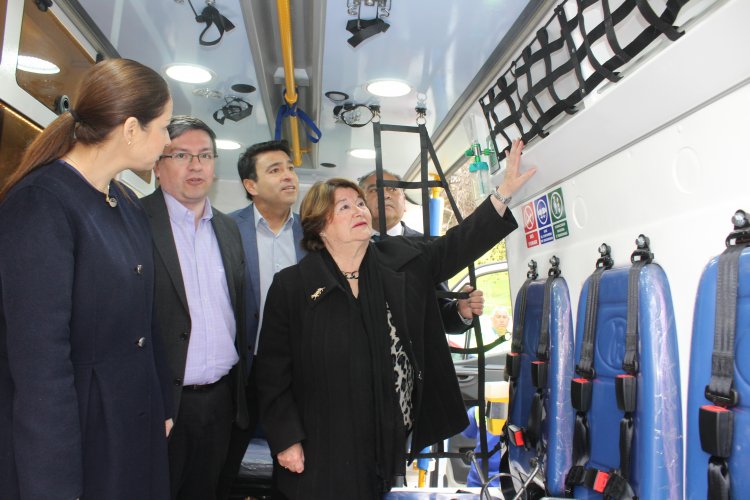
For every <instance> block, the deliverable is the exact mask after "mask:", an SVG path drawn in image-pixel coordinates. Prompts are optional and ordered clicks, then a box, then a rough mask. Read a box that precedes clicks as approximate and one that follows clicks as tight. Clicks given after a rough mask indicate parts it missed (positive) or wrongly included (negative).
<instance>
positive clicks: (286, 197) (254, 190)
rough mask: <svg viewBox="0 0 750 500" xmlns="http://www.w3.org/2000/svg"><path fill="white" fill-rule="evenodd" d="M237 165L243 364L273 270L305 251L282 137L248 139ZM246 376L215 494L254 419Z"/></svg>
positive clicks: (253, 345)
mask: <svg viewBox="0 0 750 500" xmlns="http://www.w3.org/2000/svg"><path fill="white" fill-rule="evenodd" d="M237 171H238V173H239V176H240V179H241V180H242V185H243V187H244V188H245V192H246V194H247V198H248V199H249V200H250V201H251V203H250V204H249V205H248V206H247V207H245V208H243V209H240V210H237V211H236V212H232V213H231V214H229V216H230V217H232V218H233V219H234V220H235V221H237V225H238V226H239V229H240V234H241V235H242V244H243V247H244V249H245V266H246V276H245V291H246V293H245V315H246V316H245V318H246V325H245V333H246V336H247V345H248V348H249V350H250V353H249V354H250V356H249V361H248V362H249V364H250V365H252V360H253V357H254V355H255V353H257V346H258V335H259V334H260V328H261V325H262V322H263V306H264V305H265V302H266V293H267V292H268V288H269V287H270V286H271V281H273V276H274V275H275V274H276V273H277V272H279V271H280V270H282V269H284V268H285V267H289V266H291V265H294V264H296V263H297V262H298V261H299V260H300V259H302V257H304V256H305V254H306V253H307V252H305V250H303V249H302V246H301V245H300V242H301V241H302V226H301V225H300V219H299V215H298V214H295V213H294V212H293V211H292V207H293V206H294V204H295V202H296V201H297V195H298V194H299V180H298V179H297V174H296V172H295V170H294V165H293V164H292V160H291V152H290V150H289V145H288V144H287V143H286V141H268V142H262V143H258V144H254V145H252V146H250V147H249V148H247V150H246V151H245V152H244V153H243V154H242V155H241V156H240V158H239V161H238V162H237ZM252 373H253V372H252V370H251V375H250V378H249V381H248V394H247V400H248V408H249V412H250V417H251V418H250V425H249V426H248V428H247V430H242V429H238V428H235V429H234V430H233V432H232V440H231V444H230V450H229V454H228V455H227V461H226V464H225V466H224V470H223V471H222V475H221V480H220V484H219V491H218V498H219V499H220V500H221V499H224V498H228V495H229V493H230V491H231V486H232V482H233V481H234V479H235V477H236V476H237V473H238V469H239V467H240V463H241V461H242V458H243V456H244V454H245V450H246V448H247V445H248V443H249V442H250V439H251V438H252V436H253V433H254V431H255V427H256V425H257V419H258V405H257V398H256V395H255V384H254V377H253V375H252Z"/></svg>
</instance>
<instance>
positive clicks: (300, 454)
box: [276, 443, 305, 474]
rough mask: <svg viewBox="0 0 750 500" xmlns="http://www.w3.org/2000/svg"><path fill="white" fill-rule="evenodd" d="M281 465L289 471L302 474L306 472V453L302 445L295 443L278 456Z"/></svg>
mask: <svg viewBox="0 0 750 500" xmlns="http://www.w3.org/2000/svg"><path fill="white" fill-rule="evenodd" d="M276 458H277V459H278V461H279V465H281V466H282V467H284V468H285V469H287V470H290V471H292V472H296V473H297V474H301V473H302V471H304V470H305V452H304V451H303V450H302V445H301V444H300V443H295V444H293V445H292V446H290V447H289V448H287V449H286V450H284V451H282V452H280V453H279V454H278V455H276Z"/></svg>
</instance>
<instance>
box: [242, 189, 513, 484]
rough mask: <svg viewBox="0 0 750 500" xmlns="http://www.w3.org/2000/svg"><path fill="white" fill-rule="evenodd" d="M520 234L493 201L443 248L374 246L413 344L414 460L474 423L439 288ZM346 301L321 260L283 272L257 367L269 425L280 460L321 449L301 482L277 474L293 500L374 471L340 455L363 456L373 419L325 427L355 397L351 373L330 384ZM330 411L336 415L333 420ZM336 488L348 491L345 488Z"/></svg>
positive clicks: (440, 243) (398, 241)
mask: <svg viewBox="0 0 750 500" xmlns="http://www.w3.org/2000/svg"><path fill="white" fill-rule="evenodd" d="M516 227H517V224H516V221H515V219H514V218H513V215H512V214H511V212H510V210H507V211H506V212H505V216H504V217H502V218H501V217H500V216H499V215H498V214H497V212H496V211H495V208H494V207H493V206H492V204H491V203H490V202H489V201H487V202H485V203H483V204H482V205H480V206H479V207H478V208H477V210H476V211H475V212H474V214H472V215H471V216H469V217H467V218H466V219H465V220H464V222H462V223H461V224H460V225H458V226H456V227H454V228H452V229H450V230H449V231H448V233H447V234H446V235H445V236H444V237H442V238H440V239H437V240H434V241H432V242H429V243H425V242H420V241H414V240H409V239H407V238H402V237H395V238H386V239H384V240H381V241H379V242H377V243H372V244H371V246H370V249H369V250H368V251H374V252H378V254H379V261H380V263H381V268H380V270H381V273H382V282H383V286H384V289H385V295H386V301H387V302H388V304H389V306H390V308H391V313H392V316H393V319H394V323H395V325H396V328H397V330H398V332H399V335H400V336H402V335H403V336H405V337H406V338H408V339H409V343H410V347H411V351H412V353H413V359H412V360H411V361H412V365H413V369H414V383H415V387H414V392H413V406H414V413H413V414H414V416H415V420H414V428H413V433H412V442H411V446H412V453H416V452H418V451H419V450H421V449H423V448H424V447H425V446H427V445H430V444H433V443H436V442H438V441H441V440H443V439H445V438H447V437H450V436H453V435H455V434H457V433H459V432H461V431H462V430H463V429H464V428H465V427H466V425H467V424H468V420H467V418H466V411H465V409H464V404H463V400H462V397H461V392H460V390H459V387H458V381H457V379H456V373H455V370H454V368H453V362H452V359H451V355H450V352H449V350H448V344H447V343H446V341H445V337H444V334H443V328H442V324H441V321H440V319H439V316H440V311H439V307H438V303H437V300H436V297H435V285H436V284H437V283H440V282H441V281H444V280H446V279H448V278H450V277H451V276H453V275H454V274H456V273H457V272H459V271H460V270H461V269H463V268H464V267H466V266H467V265H468V264H469V262H472V261H473V260H474V259H476V258H478V257H480V256H481V255H483V254H484V253H485V252H486V251H487V250H489V249H490V248H492V246H493V245H495V244H497V242H499V241H500V240H501V239H502V238H504V237H505V236H506V235H507V234H508V233H510V232H511V231H513V230H514V229H515V228H516ZM347 293H348V292H346V291H345V290H344V289H343V288H342V287H341V286H340V285H339V281H338V280H337V278H336V277H334V276H333V275H332V274H331V272H330V271H329V270H328V268H327V266H326V265H325V263H324V261H323V257H322V255H321V254H320V252H315V253H311V254H308V256H307V257H305V258H304V259H303V260H302V261H300V263H299V264H297V265H296V266H292V267H289V268H287V269H284V270H282V271H280V272H279V273H277V274H276V277H275V279H274V282H273V284H272V285H271V288H270V290H269V293H268V297H267V299H266V306H265V311H264V322H263V328H262V333H261V338H260V350H259V353H258V359H257V360H256V363H257V366H256V375H257V380H258V393H259V396H260V410H261V421H262V424H263V427H264V429H265V431H266V434H267V438H268V442H269V445H270V447H271V451H272V453H273V454H274V455H276V454H277V453H279V452H280V451H283V450H285V449H287V448H288V447H289V446H291V445H292V444H294V443H297V442H302V443H303V447H304V448H305V449H308V450H311V449H314V450H315V451H314V452H313V453H311V454H310V455H311V456H308V453H307V452H306V454H305V471H304V472H303V473H302V474H300V475H298V474H294V473H291V472H289V471H286V470H285V469H282V468H280V467H279V466H278V465H277V466H276V469H275V473H276V477H277V479H278V483H279V486H280V488H281V490H282V492H283V493H285V494H286V495H287V496H289V497H290V498H326V495H330V492H319V491H313V490H312V489H310V487H309V486H310V485H311V484H316V483H315V481H317V479H316V478H319V477H335V478H337V481H342V482H344V483H345V482H347V481H348V482H353V481H357V480H356V479H350V478H353V477H361V476H362V473H363V471H361V470H360V469H359V468H358V466H365V467H366V464H367V462H366V460H364V459H361V457H366V456H368V455H371V453H368V452H367V451H368V450H366V449H365V450H363V449H361V447H360V449H359V451H360V453H359V455H357V456H356V457H351V456H349V455H348V454H347V453H344V452H343V451H342V449H343V448H346V449H347V450H348V449H349V448H351V449H352V450H356V449H358V448H357V444H356V442H357V440H358V436H361V431H360V430H359V427H358V426H364V424H362V423H361V422H358V421H357V419H358V418H359V417H366V416H356V417H357V418H355V419H354V420H351V419H344V420H343V421H342V422H341V425H340V426H338V427H337V428H336V429H335V430H334V431H333V433H329V432H326V427H324V426H326V425H328V422H329V421H330V420H331V419H336V418H339V414H340V413H341V411H345V410H346V408H345V406H342V404H343V405H345V404H346V403H342V401H344V402H345V401H346V400H347V398H348V397H350V394H349V393H346V392H343V390H344V389H341V388H342V387H347V386H346V383H345V379H346V376H347V373H346V369H345V368H342V369H341V374H340V376H339V377H335V376H334V377H330V373H331V371H330V370H331V369H332V368H331V365H330V364H326V363H332V364H333V365H334V366H335V363H336V360H335V359H333V360H324V359H321V356H325V355H329V356H330V354H329V353H330V352H331V351H337V350H341V351H342V353H344V354H345V352H346V351H345V348H344V347H342V343H346V342H348V338H349V337H348V336H347V335H346V334H345V332H347V331H349V328H348V326H347V324H346V321H347V320H348V319H349V316H348V315H347V313H346V312H345V311H347V310H349V307H350V306H349V303H348V300H349V299H348V298H347V297H348V295H347ZM342 331H343V332H344V334H342V333H341V332H342ZM333 339H338V340H337V341H336V342H334V340H333ZM355 361H356V360H355ZM341 363H342V365H343V364H344V363H345V361H344V360H342V361H341ZM321 370H327V371H326V372H325V373H324V372H322V371H321ZM327 376H328V378H326V377H327ZM321 379H325V380H332V383H333V384H339V380H343V381H344V382H342V383H340V384H339V386H340V387H339V389H336V388H335V387H323V386H322V385H323V384H320V383H319V381H320V380H321ZM339 391H342V392H341V393H339ZM352 391H354V392H356V391H357V390H356V388H354V389H352ZM332 407H336V408H337V409H336V410H334V412H333V413H332V410H331V408H332ZM375 418H378V416H375ZM352 443H354V444H352ZM345 457H346V458H345ZM363 464H365V465H363ZM364 473H365V474H367V471H364ZM344 483H342V484H344ZM336 488H338V489H339V490H342V491H343V490H344V489H345V486H343V485H337V486H336ZM352 488H355V489H356V486H354V485H353V486H352Z"/></svg>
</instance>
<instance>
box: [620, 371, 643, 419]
mask: <svg viewBox="0 0 750 500" xmlns="http://www.w3.org/2000/svg"><path fill="white" fill-rule="evenodd" d="M637 382H638V379H636V378H635V375H630V374H629V373H621V374H619V375H618V376H617V377H615V393H616V394H617V407H618V408H619V409H620V411H623V412H625V413H630V412H634V411H635V405H636V398H637V387H638V383H637Z"/></svg>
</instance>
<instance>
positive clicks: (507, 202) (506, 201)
mask: <svg viewBox="0 0 750 500" xmlns="http://www.w3.org/2000/svg"><path fill="white" fill-rule="evenodd" d="M490 194H491V195H492V196H494V197H495V198H497V201H499V202H500V203H502V204H503V205H505V206H506V207H509V206H510V200H512V199H513V196H503V195H501V194H500V193H498V192H497V189H493V190H492V192H491V193H490Z"/></svg>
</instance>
